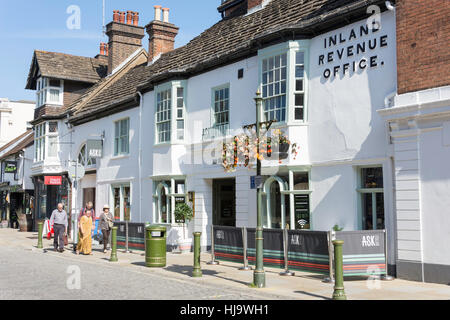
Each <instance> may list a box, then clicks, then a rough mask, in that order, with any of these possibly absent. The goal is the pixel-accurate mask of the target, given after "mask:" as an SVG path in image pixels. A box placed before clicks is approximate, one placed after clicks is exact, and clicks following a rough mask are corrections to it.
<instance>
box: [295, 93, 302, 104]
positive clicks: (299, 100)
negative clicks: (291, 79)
mask: <svg viewBox="0 0 450 320" xmlns="http://www.w3.org/2000/svg"><path fill="white" fill-rule="evenodd" d="M295 105H296V106H303V94H296V95H295Z"/></svg>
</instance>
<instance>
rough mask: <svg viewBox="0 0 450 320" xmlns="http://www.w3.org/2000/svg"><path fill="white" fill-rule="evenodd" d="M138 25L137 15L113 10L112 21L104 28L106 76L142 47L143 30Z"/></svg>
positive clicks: (132, 12)
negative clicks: (106, 55) (106, 45)
mask: <svg viewBox="0 0 450 320" xmlns="http://www.w3.org/2000/svg"><path fill="white" fill-rule="evenodd" d="M126 13H127V14H126ZM138 23H139V13H137V12H134V11H127V12H125V11H123V12H121V11H118V10H114V15H113V21H112V22H110V23H109V24H108V25H107V26H106V35H107V36H108V37H109V43H108V74H111V73H112V71H113V70H114V69H115V68H116V67H117V66H119V65H120V64H121V63H122V62H124V61H125V60H126V59H127V58H128V57H129V56H131V55H132V54H133V53H134V52H135V51H136V50H138V49H139V48H141V47H142V38H143V37H144V36H145V29H144V28H143V27H140V26H139V25H138Z"/></svg>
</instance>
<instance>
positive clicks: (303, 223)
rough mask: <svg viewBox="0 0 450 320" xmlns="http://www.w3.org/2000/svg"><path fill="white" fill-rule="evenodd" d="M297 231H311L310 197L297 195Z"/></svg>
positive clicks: (295, 197)
mask: <svg viewBox="0 0 450 320" xmlns="http://www.w3.org/2000/svg"><path fill="white" fill-rule="evenodd" d="M294 208H295V229H309V227H310V217H309V195H308V194H296V195H295V196H294Z"/></svg>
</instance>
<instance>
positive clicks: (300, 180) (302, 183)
mask: <svg viewBox="0 0 450 320" xmlns="http://www.w3.org/2000/svg"><path fill="white" fill-rule="evenodd" d="M294 190H309V180H308V172H294Z"/></svg>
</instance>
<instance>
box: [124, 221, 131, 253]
mask: <svg viewBox="0 0 450 320" xmlns="http://www.w3.org/2000/svg"><path fill="white" fill-rule="evenodd" d="M130 252H131V251H130V250H128V220H127V221H125V253H130Z"/></svg>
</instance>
